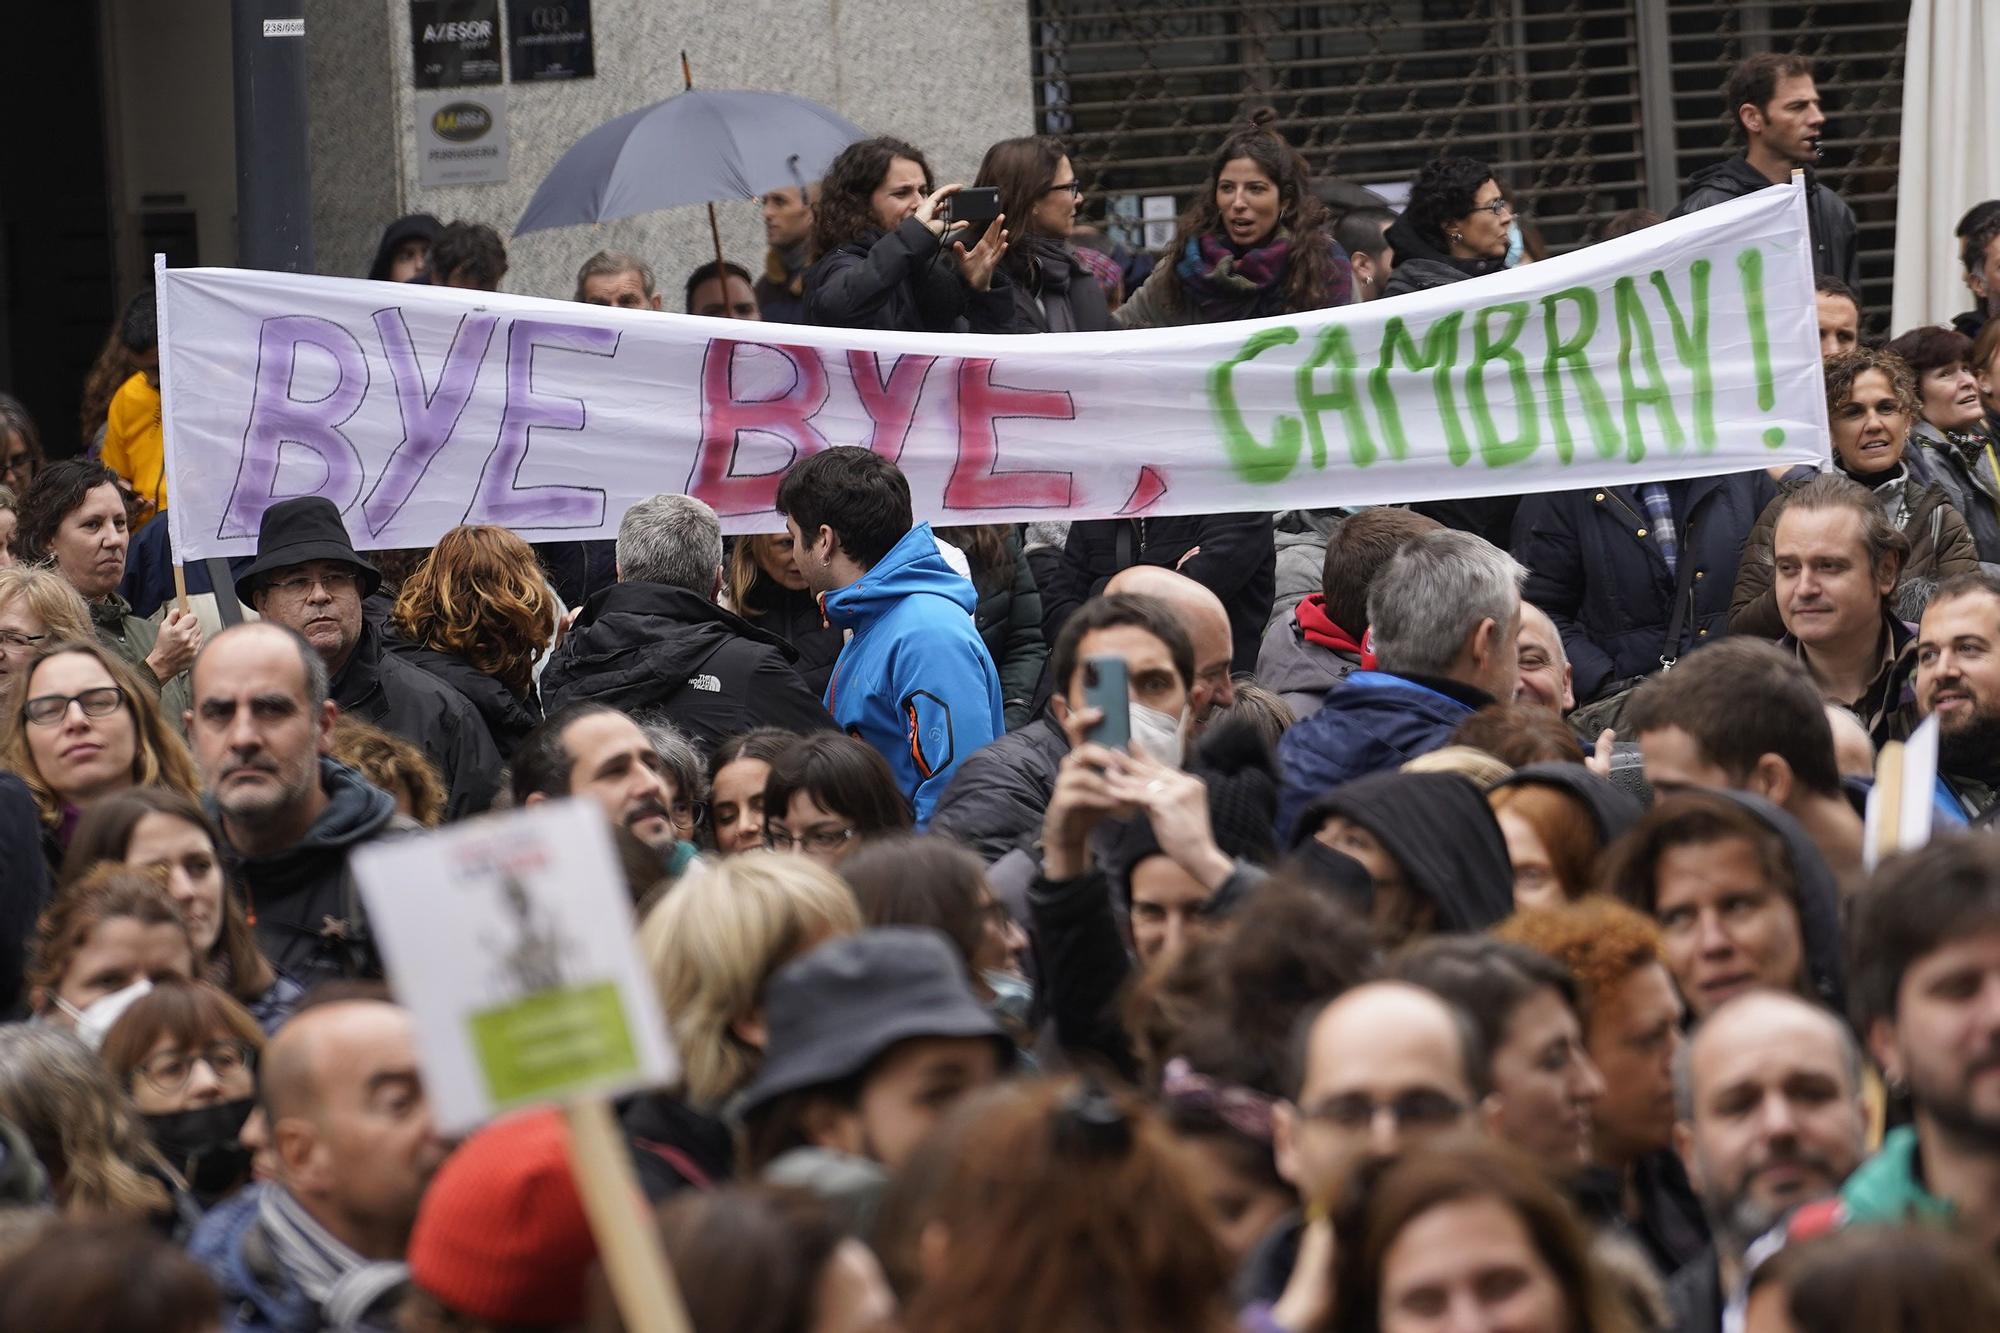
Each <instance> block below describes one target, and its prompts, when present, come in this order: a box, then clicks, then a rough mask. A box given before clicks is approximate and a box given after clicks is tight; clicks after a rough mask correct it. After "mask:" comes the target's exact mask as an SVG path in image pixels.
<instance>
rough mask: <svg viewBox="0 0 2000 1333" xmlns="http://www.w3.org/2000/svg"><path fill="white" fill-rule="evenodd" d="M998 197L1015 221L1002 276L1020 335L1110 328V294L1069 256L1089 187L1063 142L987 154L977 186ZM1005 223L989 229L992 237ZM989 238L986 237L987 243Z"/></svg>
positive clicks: (1002, 146) (1012, 144) (1045, 140)
mask: <svg viewBox="0 0 2000 1333" xmlns="http://www.w3.org/2000/svg"><path fill="white" fill-rule="evenodd" d="M982 187H984V188H990V189H994V190H997V191H999V194H1000V200H999V203H1000V211H1001V213H1002V215H1003V216H1005V217H1010V218H1013V219H1014V220H1015V221H1014V225H1013V227H1012V228H1010V229H1009V230H1010V231H1011V232H1012V233H1013V238H1012V240H1011V241H1010V242H1009V243H1008V244H1007V249H1006V253H1005V254H1004V255H1002V256H1001V259H1000V271H1001V273H1003V274H1004V275H1005V276H1006V279H1007V285H1008V287H1009V289H1010V290H1011V291H1012V292H1013V294H1014V313H1015V315H1016V316H1017V317H1018V324H1019V328H1018V330H1017V331H1018V332H1021V333H1098V332H1101V331H1103V330H1105V329H1108V328H1110V327H1111V309H1110V307H1109V305H1107V304H1106V302H1105V300H1104V289H1103V288H1102V287H1100V286H1098V285H1097V279H1096V278H1094V277H1092V276H1091V273H1090V270H1088V269H1086V268H1085V267H1084V266H1083V261H1082V260H1080V259H1078V258H1077V257H1076V256H1075V255H1074V254H1072V253H1071V252H1070V248H1069V235H1070V229H1071V227H1073V226H1074V225H1075V222H1076V206H1077V201H1078V200H1080V199H1082V198H1083V184H1082V182H1080V181H1079V180H1077V178H1076V169H1075V168H1074V167H1072V166H1071V165H1070V160H1069V155H1068V154H1067V153H1065V152H1064V151H1063V146H1062V143H1061V141H1060V140H1058V139H1055V138H1052V137H1050V136H1048V135H1046V134H1038V135H1034V136H1031V137H1029V138H1025V139H1002V140H1001V141H1000V142H999V143H996V144H994V145H993V146H992V147H991V148H989V149H987V150H986V158H985V160H984V161H982V162H981V163H980V164H979V175H978V176H977V177H976V178H975V179H974V188H982ZM999 225H1000V224H999V223H997V222H995V223H991V224H988V226H987V229H986V234H987V235H990V234H991V233H992V231H993V229H994V228H995V227H997V226H999ZM982 239H983V238H982Z"/></svg>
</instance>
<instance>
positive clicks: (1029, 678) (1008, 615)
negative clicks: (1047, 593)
mask: <svg viewBox="0 0 2000 1333" xmlns="http://www.w3.org/2000/svg"><path fill="white" fill-rule="evenodd" d="M940 535H941V536H943V537H944V538H945V540H947V541H949V540H950V539H951V538H950V534H949V533H944V534H940ZM972 583H973V586H974V587H975V588H977V589H978V590H979V604H978V606H976V607H975V608H974V609H973V612H972V623H973V624H974V625H976V626H978V627H979V637H980V638H981V639H982V640H984V641H985V644H986V651H987V652H988V653H989V654H991V655H992V658H993V665H994V667H995V668H996V669H997V670H998V671H999V672H1000V701H1001V703H1002V705H1003V706H1004V707H1005V709H1006V712H1007V730H1009V731H1016V730H1019V729H1020V728H1022V727H1025V726H1026V725H1028V720H1029V719H1030V718H1032V717H1033V716H1034V715H1035V712H1034V707H1035V705H1034V699H1035V687H1036V686H1037V685H1038V684H1040V683H1041V679H1042V666H1043V664H1044V663H1045V662H1047V661H1048V658H1049V645H1048V641H1047V640H1045V639H1044V638H1042V590H1041V588H1040V586H1039V585H1037V584H1036V582H1035V571H1034V570H1033V569H1031V568H1030V567H1029V565H1028V558H1027V557H1026V556H1024V555H1022V554H1021V539H1020V538H1019V537H1017V536H1009V537H1008V538H1007V558H1006V559H1005V560H1004V561H1003V562H1002V563H1000V564H998V565H995V566H994V567H993V568H992V569H986V570H974V571H973V575H972Z"/></svg>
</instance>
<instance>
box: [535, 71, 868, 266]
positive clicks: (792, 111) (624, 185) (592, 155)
mask: <svg viewBox="0 0 2000 1333" xmlns="http://www.w3.org/2000/svg"><path fill="white" fill-rule="evenodd" d="M866 137H867V136H866V135H864V134H863V133H862V132H861V131H860V130H859V129H857V128H855V127H854V126H853V125H850V124H848V123H847V122H846V121H845V120H842V119H841V118H840V117H839V116H836V115H835V114H833V112H831V111H829V110H827V109H826V108H825V107H823V106H821V105H819V104H818V103H817V102H808V101H807V100H806V99H805V98H803V97H793V96H792V95H791V94H790V93H758V92H730V91H709V90H707V89H703V90H701V91H698V92H685V93H681V94H679V95H678V96H675V97H669V98H668V99H667V100H666V101H664V102H655V103H654V104H653V105H652V106H648V107H641V108H640V109H639V110H637V111H633V112H628V113H627V114H625V115H622V116H620V117H618V118H617V119H616V120H611V121H606V122H605V123H604V124H602V125H599V126H598V127H597V128H596V129H594V130H592V131H591V132H590V133H588V134H586V135H584V136H583V137H582V138H581V139H578V140H577V141H576V144H575V146H573V147H572V148H571V149H570V150H569V151H568V152H567V153H564V154H563V155H562V159H561V160H560V161H558V162H557V163H556V164H555V166H554V168H552V169H551V170H550V172H549V174H548V176H547V177H546V178H544V179H543V181H542V183H541V186H540V187H539V188H538V189H536V191H535V197H534V198H533V199H530V200H529V201H528V206H527V208H526V209H524V210H523V211H522V213H521V220H520V221H519V222H518V223H516V224H515V226H514V234H515V235H516V236H519V235H522V234H523V233H525V232H531V231H541V230H543V229H544V228H547V227H567V226H571V225H574V224H577V223H585V222H609V221H610V220H612V219H613V218H629V217H632V216H634V215H636V214H639V213H650V212H652V211H653V210H655V209H660V208H677V207H679V206H681V205H684V204H704V203H712V202H714V201H715V200H718V199H749V198H752V197H754V196H756V195H759V194H762V193H764V192H765V191H766V190H776V189H781V188H784V187H786V186H800V185H804V184H805V183H806V182H808V181H815V180H818V179H819V178H820V177H821V176H822V175H823V174H825V172H826V168H827V167H828V166H829V165H830V164H831V163H832V162H833V159H834V158H835V157H836V156H837V155H838V154H839V152H840V150H841V149H843V148H845V147H847V145H849V144H851V143H854V142H855V141H856V140H859V139H863V138H866Z"/></svg>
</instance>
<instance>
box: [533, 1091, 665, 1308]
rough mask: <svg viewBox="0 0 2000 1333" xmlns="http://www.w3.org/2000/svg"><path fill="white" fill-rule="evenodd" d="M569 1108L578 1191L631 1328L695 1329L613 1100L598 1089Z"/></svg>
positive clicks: (573, 1164) (572, 1152)
mask: <svg viewBox="0 0 2000 1333" xmlns="http://www.w3.org/2000/svg"><path fill="white" fill-rule="evenodd" d="M563 1115H564V1117H565V1118H566V1119H567V1120H568V1121H569V1145H570V1146H569V1156H570V1165H571V1166H572V1167H573V1168H574V1169H575V1171H576V1184H577V1191H578V1193H580V1194H581V1195H582V1196H583V1210H584V1213H585V1214H586V1215H587V1216H588V1217H589V1218H590V1230H591V1232H592V1234H593V1235H595V1236H596V1237H597V1252H598V1254H599V1255H600V1256H601V1257H602V1258H603V1260H604V1272H605V1275H606V1276H607V1277H609V1278H610V1279H611V1292H612V1295H613V1296H614V1297H616V1298H617V1301H618V1312H619V1314H620V1315H621V1316H622V1317H623V1318H624V1321H625V1329H626V1333H693V1326H692V1325H691V1324H690V1322H689V1320H688V1313H687V1306H686V1305H684V1304H683V1303H682V1302H681V1292H680V1288H679V1286H677V1285H676V1284H675V1282H674V1274H673V1270H672V1269H670V1268H668V1267H667V1256H666V1254H665V1253H664V1252H663V1251H662V1250H661V1248H660V1241H659V1235H660V1232H659V1228H658V1226H656V1225H655V1224H654V1221H653V1218H652V1215H651V1214H650V1213H649V1212H648V1211H647V1209H646V1207H645V1205H644V1196H643V1195H642V1194H641V1193H640V1192H639V1179H638V1176H637V1175H636V1174H635V1173H634V1172H633V1170H632V1159H631V1157H630V1156H628V1155H627V1153H626V1149H625V1136H624V1135H623V1134H622V1133H620V1132H619V1129H618V1123H617V1121H615V1120H613V1119H612V1117H611V1104H610V1103H609V1102H607V1101H605V1100H604V1099H603V1098H602V1097H593V1098H590V1099H589V1100H587V1101H582V1102H578V1103H576V1104H575V1105H573V1106H569V1107H566V1108H564V1111H563Z"/></svg>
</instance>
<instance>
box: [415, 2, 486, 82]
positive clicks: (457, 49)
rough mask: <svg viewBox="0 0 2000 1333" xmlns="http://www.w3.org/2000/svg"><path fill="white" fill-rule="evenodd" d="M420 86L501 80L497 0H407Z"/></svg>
mask: <svg viewBox="0 0 2000 1333" xmlns="http://www.w3.org/2000/svg"><path fill="white" fill-rule="evenodd" d="M410 46H411V54H412V58H413V64H412V70H413V72H414V74H415V77H416V85H417V87H419V88H469V87H474V86H477V85H479V84H484V83H498V82H500V0H410Z"/></svg>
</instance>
